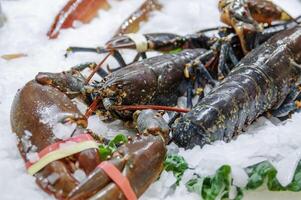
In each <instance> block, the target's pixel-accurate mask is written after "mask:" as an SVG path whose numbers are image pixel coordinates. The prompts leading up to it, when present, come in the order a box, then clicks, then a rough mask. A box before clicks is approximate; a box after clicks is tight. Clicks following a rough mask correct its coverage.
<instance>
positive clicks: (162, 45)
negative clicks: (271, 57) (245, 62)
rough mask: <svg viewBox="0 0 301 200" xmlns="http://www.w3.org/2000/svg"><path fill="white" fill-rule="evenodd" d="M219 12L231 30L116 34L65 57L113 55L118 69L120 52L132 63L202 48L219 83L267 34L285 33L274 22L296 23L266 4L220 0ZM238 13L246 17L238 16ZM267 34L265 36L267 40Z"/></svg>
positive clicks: (121, 61)
mask: <svg viewBox="0 0 301 200" xmlns="http://www.w3.org/2000/svg"><path fill="white" fill-rule="evenodd" d="M219 9H220V12H221V21H222V22H224V23H225V24H227V25H230V26H231V27H232V28H229V27H219V28H210V29H205V30H201V31H199V32H197V33H193V34H188V35H185V36H180V35H177V34H174V33H147V34H142V35H141V34H134V33H129V32H126V33H127V34H121V33H120V34H116V36H115V37H113V38H112V39H111V40H109V41H108V42H107V43H106V45H105V46H104V47H97V48H84V47H69V48H68V49H67V53H66V56H67V55H68V54H69V53H72V52H95V53H98V54H103V53H107V52H113V53H112V55H113V57H114V58H115V59H116V61H117V62H118V63H119V65H120V67H124V66H126V65H127V64H126V62H125V61H124V59H123V57H122V55H121V54H120V53H119V51H118V50H120V49H134V50H136V51H137V55H136V56H135V58H134V59H133V62H135V61H137V60H139V59H140V58H142V59H145V58H147V56H146V52H148V51H159V52H163V53H170V52H174V51H179V50H182V49H191V48H205V49H208V50H212V51H214V52H215V62H217V64H218V67H217V69H218V70H219V77H220V78H221V79H222V78H224V77H225V76H226V75H227V74H228V73H229V71H230V70H231V68H233V67H234V66H235V65H236V64H237V62H238V61H239V60H240V59H241V58H242V57H243V56H244V54H246V53H247V52H248V51H250V50H251V49H253V48H255V47H256V46H258V45H260V44H261V43H262V42H264V41H265V40H266V39H267V38H268V37H270V36H271V33H273V34H275V33H277V32H279V27H281V28H280V29H282V30H283V29H286V23H283V24H279V25H277V26H276V27H277V28H275V27H273V26H271V23H272V22H274V21H277V20H281V21H295V22H296V20H294V19H293V18H292V17H290V16H289V14H287V13H286V12H285V11H284V10H283V9H281V8H280V7H279V6H277V5H275V4H273V3H272V2H270V1H266V0H248V1H241V0H230V1H229V0H220V1H219ZM241 10H243V13H246V14H243V13H240V11H241ZM133 16H134V15H133ZM230 22H231V23H230ZM248 23H250V24H252V25H254V27H256V29H255V28H254V29H252V31H249V30H248V28H249V27H248V26H249V24H248ZM259 23H261V24H262V23H266V24H269V25H270V26H267V27H264V25H261V24H259ZM293 23H294V22H293ZM126 24H129V23H126ZM294 24H296V23H294ZM255 25H256V26H255ZM258 27H260V28H258ZM214 30H215V31H216V30H218V34H217V35H218V36H213V37H212V36H210V37H209V36H207V35H206V33H207V32H211V31H214ZM133 32H136V31H133ZM267 32H268V33H269V36H268V37H267ZM124 33H125V32H124ZM118 69H119V68H118ZM108 71H109V72H112V71H114V70H112V69H110V68H109V67H108ZM105 75H107V74H105ZM216 78H217V77H216Z"/></svg>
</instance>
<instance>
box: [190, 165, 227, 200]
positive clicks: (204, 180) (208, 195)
mask: <svg viewBox="0 0 301 200" xmlns="http://www.w3.org/2000/svg"><path fill="white" fill-rule="evenodd" d="M231 183H232V178H231V167H230V166H229V165H224V166H222V167H220V168H219V169H218V170H217V172H216V174H215V175H214V176H212V177H210V176H207V177H200V178H197V179H192V180H190V181H188V182H187V183H186V187H187V189H188V191H191V192H196V193H198V194H200V195H201V196H202V198H203V199H205V200H216V199H223V198H228V197H229V191H230V186H231Z"/></svg>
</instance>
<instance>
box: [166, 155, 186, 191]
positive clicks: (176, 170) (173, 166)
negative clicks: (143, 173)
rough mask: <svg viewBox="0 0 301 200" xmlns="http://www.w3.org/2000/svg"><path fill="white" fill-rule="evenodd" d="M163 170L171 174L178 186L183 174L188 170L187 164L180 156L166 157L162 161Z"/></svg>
mask: <svg viewBox="0 0 301 200" xmlns="http://www.w3.org/2000/svg"><path fill="white" fill-rule="evenodd" d="M164 169H165V170H166V171H172V172H173V175H174V176H175V177H176V179H177V181H176V184H177V185H179V182H180V181H181V179H182V176H183V174H184V172H185V171H186V169H188V164H187V162H186V161H185V159H184V158H183V157H182V156H178V155H168V156H167V157H166V159H165V161H164Z"/></svg>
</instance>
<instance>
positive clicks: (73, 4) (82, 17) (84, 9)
mask: <svg viewBox="0 0 301 200" xmlns="http://www.w3.org/2000/svg"><path fill="white" fill-rule="evenodd" d="M109 8H110V5H109V3H108V2H107V1H106V0H83V1H82V0H69V1H68V3H67V4H66V5H65V6H64V8H63V9H62V10H61V11H60V12H59V14H58V15H57V16H56V17H55V19H54V22H53V23H52V25H51V27H50V29H49V31H48V33H47V36H48V37H49V38H50V39H55V38H57V37H58V35H59V33H60V31H61V29H66V28H70V27H72V26H73V25H74V24H73V23H74V22H75V21H76V20H78V21H80V22H82V23H89V22H90V21H91V20H92V19H93V18H94V17H95V16H96V15H97V12H98V10H99V9H104V10H108V9H109Z"/></svg>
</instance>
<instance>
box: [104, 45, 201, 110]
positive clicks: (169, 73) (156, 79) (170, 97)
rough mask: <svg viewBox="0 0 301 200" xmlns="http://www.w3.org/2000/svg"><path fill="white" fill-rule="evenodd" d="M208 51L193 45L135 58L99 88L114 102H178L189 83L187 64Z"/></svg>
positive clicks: (117, 103) (108, 77) (169, 103)
mask: <svg viewBox="0 0 301 200" xmlns="http://www.w3.org/2000/svg"><path fill="white" fill-rule="evenodd" d="M205 52H206V50H203V49H193V50H192V49H191V50H184V51H182V52H180V53H176V54H166V55H161V56H156V57H153V58H149V59H146V60H143V61H139V62H135V63H133V64H131V65H129V66H127V67H124V68H121V69H119V70H117V71H115V72H113V73H111V74H109V75H108V76H107V77H105V79H104V80H103V82H102V83H101V84H100V86H99V91H98V92H99V94H100V96H101V97H102V98H103V99H110V101H111V104H112V105H135V104H143V105H144V104H157V105H175V104H176V102H177V97H179V96H180V93H181V88H183V87H184V84H185V77H184V76H183V70H184V67H185V64H187V63H189V62H190V61H191V60H193V59H195V58H197V57H198V56H200V55H202V54H204V53H205ZM181 85H183V87H181Z"/></svg>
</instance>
